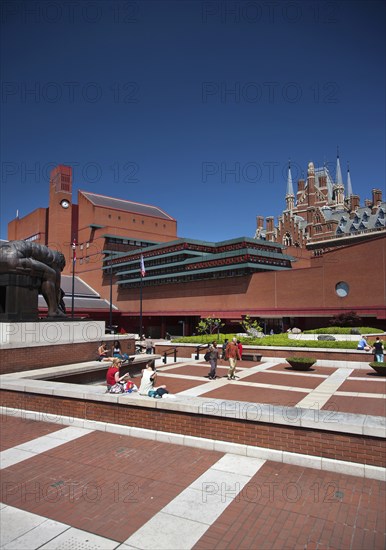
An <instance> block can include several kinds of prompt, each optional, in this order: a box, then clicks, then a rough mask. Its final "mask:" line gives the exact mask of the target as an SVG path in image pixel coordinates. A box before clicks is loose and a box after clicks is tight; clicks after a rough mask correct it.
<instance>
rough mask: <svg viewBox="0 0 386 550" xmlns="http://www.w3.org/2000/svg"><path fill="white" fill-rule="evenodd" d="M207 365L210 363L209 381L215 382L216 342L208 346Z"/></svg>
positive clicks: (217, 351)
mask: <svg viewBox="0 0 386 550" xmlns="http://www.w3.org/2000/svg"><path fill="white" fill-rule="evenodd" d="M208 351H209V363H210V371H209V376H208V378H209V380H216V377H217V375H216V369H217V361H218V356H219V349H218V347H217V342H216V340H213V342H212V343H211V344H210V346H209V350H208Z"/></svg>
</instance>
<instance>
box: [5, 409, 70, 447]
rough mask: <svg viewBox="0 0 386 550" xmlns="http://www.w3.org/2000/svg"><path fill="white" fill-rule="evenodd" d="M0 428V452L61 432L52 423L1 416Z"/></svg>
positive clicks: (56, 425) (59, 427)
mask: <svg viewBox="0 0 386 550" xmlns="http://www.w3.org/2000/svg"><path fill="white" fill-rule="evenodd" d="M0 428H1V437H0V451H5V450H6V449H10V448H11V447H16V446H17V445H20V444H21V443H26V442H27V441H30V440H31V439H35V438H37V437H40V436H42V435H47V434H49V433H53V432H56V431H58V430H61V429H62V426H60V425H58V424H53V423H52V422H38V421H36V420H30V419H27V418H23V419H20V418H15V417H13V416H7V415H5V414H2V415H0Z"/></svg>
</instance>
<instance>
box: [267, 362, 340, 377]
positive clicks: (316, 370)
mask: <svg viewBox="0 0 386 550" xmlns="http://www.w3.org/2000/svg"><path fill="white" fill-rule="evenodd" d="M271 370H273V371H277V370H278V371H280V372H293V373H298V372H299V371H296V370H295V369H293V368H292V367H290V366H289V365H288V363H279V364H278V365H274V366H272V367H269V368H268V369H267V372H268V371H271ZM336 370H337V369H335V368H334V367H323V366H317V365H313V366H312V367H311V368H310V369H309V370H308V371H307V374H310V375H312V374H323V375H327V376H328V375H330V374H332V373H333V372H335V371H336Z"/></svg>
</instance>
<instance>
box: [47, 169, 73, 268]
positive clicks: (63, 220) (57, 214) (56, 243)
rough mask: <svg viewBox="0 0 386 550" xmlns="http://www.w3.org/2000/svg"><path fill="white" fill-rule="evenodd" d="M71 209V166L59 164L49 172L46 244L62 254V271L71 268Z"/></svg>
mask: <svg viewBox="0 0 386 550" xmlns="http://www.w3.org/2000/svg"><path fill="white" fill-rule="evenodd" d="M72 210H73V207H72V168H71V166H64V165H62V164H60V165H59V166H56V168H54V169H53V170H52V171H51V174H50V203H49V209H48V243H47V245H48V246H49V248H52V249H54V250H58V251H60V252H62V253H63V254H64V256H65V258H66V267H65V268H64V271H63V273H66V272H69V270H70V269H71V257H72V252H71V243H72V241H73V238H74V235H73V223H72Z"/></svg>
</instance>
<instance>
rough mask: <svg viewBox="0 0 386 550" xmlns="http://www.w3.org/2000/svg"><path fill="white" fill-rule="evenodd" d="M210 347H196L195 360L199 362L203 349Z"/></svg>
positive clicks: (204, 345) (206, 345) (205, 345)
mask: <svg viewBox="0 0 386 550" xmlns="http://www.w3.org/2000/svg"><path fill="white" fill-rule="evenodd" d="M208 347H209V344H200V345H198V346H197V347H196V356H195V360H196V361H198V360H199V358H200V357H199V356H200V349H201V348H208Z"/></svg>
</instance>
